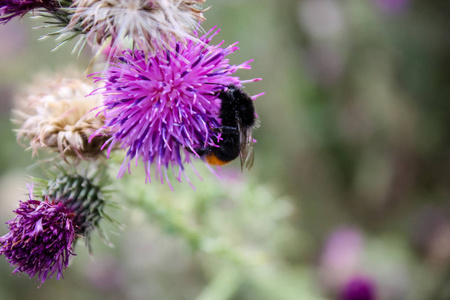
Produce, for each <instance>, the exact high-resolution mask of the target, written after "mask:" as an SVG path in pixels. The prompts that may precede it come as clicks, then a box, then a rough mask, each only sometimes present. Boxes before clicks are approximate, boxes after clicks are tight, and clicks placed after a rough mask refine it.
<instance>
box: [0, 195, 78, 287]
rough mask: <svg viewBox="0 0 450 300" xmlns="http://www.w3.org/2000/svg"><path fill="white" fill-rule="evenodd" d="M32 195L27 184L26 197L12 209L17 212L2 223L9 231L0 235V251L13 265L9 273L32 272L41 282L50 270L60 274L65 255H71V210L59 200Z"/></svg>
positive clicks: (73, 237) (48, 276) (66, 261)
mask: <svg viewBox="0 0 450 300" xmlns="http://www.w3.org/2000/svg"><path fill="white" fill-rule="evenodd" d="M32 198H33V195H32V194H31V188H30V200H28V201H25V202H23V201H21V202H20V204H19V208H18V209H17V210H15V211H14V212H15V213H16V214H17V216H16V217H15V218H14V219H12V220H10V221H9V222H7V223H6V224H8V229H9V230H10V231H9V232H8V233H7V234H6V235H4V236H2V237H0V246H1V247H0V255H4V256H5V257H6V259H7V260H8V262H9V263H10V265H11V266H15V267H16V269H15V270H14V271H13V274H15V273H19V274H21V273H22V272H25V273H27V274H28V275H29V276H30V277H34V276H35V275H36V276H37V277H38V280H40V281H41V283H44V282H45V280H47V279H48V278H51V277H52V276H53V275H54V274H56V278H57V279H59V278H61V277H62V271H63V269H65V268H67V265H68V264H69V257H70V256H71V255H75V254H74V253H73V249H72V244H73V242H74V240H75V229H74V224H73V219H74V217H75V214H74V213H72V212H71V211H70V210H69V209H68V208H67V207H66V206H65V205H64V204H63V203H62V202H59V203H57V204H55V202H54V201H52V202H49V201H48V200H47V199H46V200H45V201H37V200H33V199H32Z"/></svg>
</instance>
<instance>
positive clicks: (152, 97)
mask: <svg viewBox="0 0 450 300" xmlns="http://www.w3.org/2000/svg"><path fill="white" fill-rule="evenodd" d="M214 30H215V28H213V29H211V30H210V31H209V32H208V33H206V34H205V35H204V36H202V37H200V38H199V40H200V41H201V42H198V40H196V39H191V40H188V41H187V42H186V43H182V42H176V41H175V40H172V43H171V45H170V47H169V48H164V47H162V46H156V47H157V49H156V51H155V54H154V55H152V56H150V57H149V56H148V54H147V55H146V54H145V53H144V52H143V51H139V50H135V51H133V50H127V51H124V52H123V54H122V55H121V56H117V57H116V60H115V61H116V63H113V64H112V66H111V67H110V68H109V69H108V70H107V71H106V72H105V73H103V74H101V76H102V77H97V78H95V79H96V80H97V81H99V80H101V81H103V82H104V87H103V88H102V89H99V90H97V91H96V92H101V93H102V94H103V97H104V100H103V105H102V106H101V107H100V108H99V109H101V111H102V112H103V113H104V115H105V128H109V129H110V130H111V133H112V137H111V138H110V139H109V140H108V142H107V143H105V145H104V146H106V145H107V144H109V150H108V154H109V151H110V150H111V149H113V147H114V145H115V144H120V145H121V147H122V148H123V149H125V150H126V151H127V153H126V159H125V160H124V162H123V165H122V167H121V169H120V172H119V176H118V177H122V176H123V174H124V172H125V171H126V170H127V169H128V170H129V169H130V165H131V161H132V160H133V159H135V160H136V164H137V161H138V160H139V159H141V160H142V161H143V162H144V166H145V171H146V175H147V178H146V181H151V175H150V174H151V164H153V163H154V164H155V165H156V166H155V174H156V176H155V177H156V178H157V179H161V182H164V179H163V178H164V176H163V174H162V172H164V174H165V177H166V181H168V176H167V169H168V168H170V167H171V168H172V171H173V172H174V174H175V176H177V180H178V181H181V176H182V174H183V175H184V164H186V163H190V162H191V161H192V160H193V159H195V158H196V157H198V155H197V154H196V152H195V150H194V149H197V148H204V147H208V146H217V145H216V144H215V141H217V137H218V133H217V130H216V131H215V129H217V128H218V127H220V125H221V120H220V118H219V110H220V104H221V103H220V99H219V98H218V94H219V92H220V91H222V90H224V89H225V88H226V87H227V86H229V85H235V86H237V87H241V86H242V83H244V82H243V81H241V80H240V79H239V77H234V76H232V74H233V73H234V72H236V71H237V70H238V69H250V65H249V62H250V61H248V62H244V63H242V64H240V65H230V64H229V60H228V59H227V58H226V56H228V55H229V54H231V53H233V52H234V51H236V50H237V49H238V48H237V47H236V44H237V43H235V44H233V45H230V46H228V47H226V48H221V45H222V43H223V42H222V43H220V44H219V45H209V43H210V41H211V39H212V37H213V36H214V35H216V34H217V33H218V32H219V30H216V31H214ZM211 32H214V33H212V34H211ZM257 80H259V79H252V80H249V81H257ZM94 93H95V92H94ZM254 98H255V97H254ZM94 136H96V134H94V135H93V136H91V138H93V137H94ZM174 167H178V172H177V171H176V170H174Z"/></svg>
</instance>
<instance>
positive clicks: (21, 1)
mask: <svg viewBox="0 0 450 300" xmlns="http://www.w3.org/2000/svg"><path fill="white" fill-rule="evenodd" d="M59 7H60V4H59V2H58V1H55V0H40V1H37V0H0V24H6V23H8V22H9V21H11V20H12V19H14V18H15V17H20V18H22V17H23V16H24V15H25V14H26V13H28V12H30V11H35V10H38V9H44V10H48V11H54V10H56V9H58V8H59Z"/></svg>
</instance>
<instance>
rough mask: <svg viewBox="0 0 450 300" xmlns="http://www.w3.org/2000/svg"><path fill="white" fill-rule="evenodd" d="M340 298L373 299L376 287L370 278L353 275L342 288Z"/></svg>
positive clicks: (345, 299)
mask: <svg viewBox="0 0 450 300" xmlns="http://www.w3.org/2000/svg"><path fill="white" fill-rule="evenodd" d="M339 299H340V300H375V299H377V297H376V287H375V284H374V282H373V280H371V279H370V278H367V277H363V276H355V277H353V278H351V279H350V281H348V282H347V283H346V284H345V285H344V287H343V288H342V291H341V294H340V298H339Z"/></svg>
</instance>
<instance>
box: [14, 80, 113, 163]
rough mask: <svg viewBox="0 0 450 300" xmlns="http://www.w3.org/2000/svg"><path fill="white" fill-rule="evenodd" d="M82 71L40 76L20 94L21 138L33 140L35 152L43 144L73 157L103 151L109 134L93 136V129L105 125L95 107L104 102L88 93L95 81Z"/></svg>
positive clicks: (17, 114)
mask: <svg viewBox="0 0 450 300" xmlns="http://www.w3.org/2000/svg"><path fill="white" fill-rule="evenodd" d="M81 78H83V77H82V75H81V74H77V75H72V76H71V77H65V76H63V75H61V74H56V75H53V76H43V75H41V76H39V77H37V78H36V79H35V80H34V83H33V84H31V85H30V86H29V87H28V89H27V91H26V93H25V94H23V95H19V96H17V97H16V107H17V109H16V110H15V111H14V119H15V120H14V121H15V122H16V123H18V124H20V126H21V127H20V128H19V129H18V130H17V138H18V139H19V140H22V139H23V140H26V141H28V140H29V145H30V148H31V149H33V154H36V152H37V150H38V149H40V148H47V149H49V150H51V151H59V153H60V154H61V156H62V157H63V159H65V160H66V161H67V159H68V158H69V157H71V158H75V160H79V159H92V158H95V157H97V156H98V155H100V154H102V151H101V149H100V148H101V146H102V145H103V143H104V142H105V141H106V139H108V135H107V134H106V133H105V135H104V136H99V137H95V138H93V139H92V140H91V141H90V142H89V137H90V136H91V135H92V133H94V132H96V131H98V130H99V129H100V128H101V127H102V126H103V125H104V117H103V116H101V115H99V116H98V117H96V113H95V112H93V111H92V109H94V108H95V107H97V106H99V105H100V103H101V98H100V97H99V96H89V97H86V95H88V94H89V93H90V92H92V89H93V88H92V87H93V84H92V82H89V81H88V80H85V79H81Z"/></svg>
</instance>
